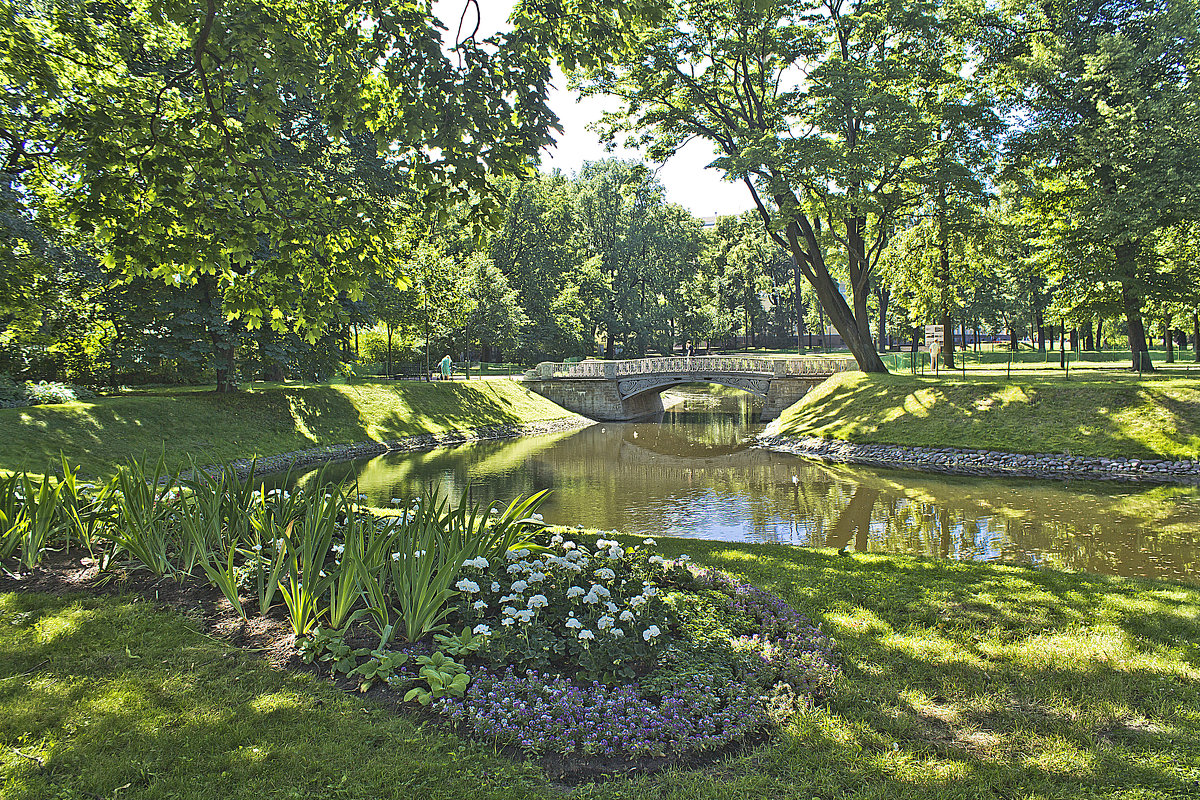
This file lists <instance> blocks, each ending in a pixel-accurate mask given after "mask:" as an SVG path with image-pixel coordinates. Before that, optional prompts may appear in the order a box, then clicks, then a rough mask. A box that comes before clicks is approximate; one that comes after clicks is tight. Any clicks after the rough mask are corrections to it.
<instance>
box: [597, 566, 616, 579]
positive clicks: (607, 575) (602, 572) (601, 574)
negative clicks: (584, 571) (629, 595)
mask: <svg viewBox="0 0 1200 800" xmlns="http://www.w3.org/2000/svg"><path fill="white" fill-rule="evenodd" d="M592 574H593V575H595V576H596V577H597V578H599V579H600V580H602V581H611V580H613V579H614V578H616V577H617V573H615V572H613V571H612V570H611V569H609V568H608V567H601V568H600V569H598V570H596V571H595V572H593V573H592Z"/></svg>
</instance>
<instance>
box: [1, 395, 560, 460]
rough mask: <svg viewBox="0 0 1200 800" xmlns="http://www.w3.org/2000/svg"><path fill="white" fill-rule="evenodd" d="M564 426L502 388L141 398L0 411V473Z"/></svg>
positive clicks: (545, 405) (554, 414)
mask: <svg viewBox="0 0 1200 800" xmlns="http://www.w3.org/2000/svg"><path fill="white" fill-rule="evenodd" d="M570 416H573V415H572V414H571V413H570V412H569V411H566V410H565V409H563V408H561V407H560V406H557V405H555V404H554V403H552V402H551V401H549V400H547V399H545V398H544V397H542V396H541V395H537V394H534V393H532V392H530V391H528V390H526V389H524V388H522V387H521V386H520V385H519V384H517V383H515V382H513V381H508V380H489V381H471V382H447V383H422V382H418V381H402V382H386V383H372V382H367V381H360V382H354V383H349V384H338V385H319V384H283V385H279V384H255V385H253V386H251V387H250V388H248V389H247V390H245V391H241V392H238V393H236V394H232V395H218V394H214V393H212V392H201V391H195V390H174V391H160V392H145V393H140V394H130V395H124V396H120V397H108V398H101V399H97V400H94V401H88V402H78V403H68V404H64V405H54V406H35V407H33V408H15V409H0V442H2V443H3V444H2V445H0V470H28V471H31V472H38V473H41V472H45V471H46V470H47V469H48V468H51V467H52V466H53V465H54V464H56V463H57V459H58V454H59V452H62V453H64V454H65V455H66V456H67V458H68V459H69V460H70V461H71V463H72V464H78V465H79V466H80V469H81V472H82V473H83V474H85V475H97V474H102V473H106V472H111V471H112V470H113V469H114V468H115V467H116V466H117V465H118V464H120V463H122V462H123V461H124V460H125V459H126V458H128V457H129V456H131V455H136V456H141V455H142V454H143V453H148V454H151V455H157V454H158V452H159V451H160V450H162V449H164V448H165V451H166V456H167V462H168V465H170V466H180V467H181V466H185V465H186V464H187V460H188V456H189V455H191V456H193V457H195V458H196V460H197V461H200V462H201V463H213V462H218V461H223V460H228V459H233V458H242V457H249V456H253V455H275V454H278V453H286V452H290V451H293V450H302V449H305V448H309V447H318V446H323V445H331V444H350V443H353V442H366V441H371V440H374V441H386V440H389V439H400V438H403V437H405V436H413V435H416V434H422V433H441V432H444V431H449V430H462V429H466V428H474V427H480V426H487V425H504V424H521V423H528V422H542V421H547V420H554V419H561V418H564V417H570Z"/></svg>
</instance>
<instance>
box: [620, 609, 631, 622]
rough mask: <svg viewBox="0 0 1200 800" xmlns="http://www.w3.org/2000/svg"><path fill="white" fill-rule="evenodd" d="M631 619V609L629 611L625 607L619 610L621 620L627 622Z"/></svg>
mask: <svg viewBox="0 0 1200 800" xmlns="http://www.w3.org/2000/svg"><path fill="white" fill-rule="evenodd" d="M631 619H633V612H632V611H630V610H629V609H626V610H624V611H622V612H621V622H629V621H630V620H631Z"/></svg>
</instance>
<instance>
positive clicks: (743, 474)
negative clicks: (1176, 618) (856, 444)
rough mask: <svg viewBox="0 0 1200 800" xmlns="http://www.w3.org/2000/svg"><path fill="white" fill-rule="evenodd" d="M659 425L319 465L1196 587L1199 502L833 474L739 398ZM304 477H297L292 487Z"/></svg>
mask: <svg viewBox="0 0 1200 800" xmlns="http://www.w3.org/2000/svg"><path fill="white" fill-rule="evenodd" d="M670 399H673V400H676V401H677V404H676V405H674V406H673V407H671V408H670V409H669V410H668V411H667V412H666V413H665V414H664V415H663V417H662V419H661V421H656V422H644V423H598V424H596V425H593V426H591V427H589V428H585V429H582V430H576V431H568V432H565V433H556V434H548V435H543V436H528V437H523V438H520V439H510V440H504V441H493V442H481V443H474V444H466V445H461V446H456V447H442V448H438V449H436V450H432V451H429V452H424V453H398V454H394V455H383V456H379V457H376V458H371V459H363V460H361V461H350V462H344V463H341V464H335V465H331V467H330V471H329V472H328V473H327V474H329V475H330V476H331V477H332V478H333V479H335V480H342V479H352V478H355V477H357V479H358V483H359V491H360V492H362V493H364V494H365V495H367V498H368V500H369V501H370V502H371V503H372V504H373V505H379V506H386V505H388V504H389V503H390V502H391V499H392V498H393V497H396V498H408V497H413V496H415V495H418V494H420V493H421V492H422V491H427V490H429V489H434V488H436V489H438V490H440V491H442V492H443V493H448V494H449V495H450V496H452V497H453V498H454V499H455V500H456V501H457V500H458V499H459V498H461V497H462V496H463V495H464V494H466V495H469V499H470V501H471V502H475V503H485V502H488V501H491V500H492V499H502V500H504V501H506V502H507V501H508V500H509V499H511V498H513V497H514V496H516V495H520V494H529V493H532V492H534V491H537V490H539V489H546V488H549V489H553V491H552V493H551V495H550V498H549V499H548V500H547V502H546V504H545V505H544V506H543V507H542V513H543V515H544V516H545V519H546V521H547V522H550V523H555V524H563V525H572V526H574V525H582V526H584V527H586V528H599V529H603V530H617V531H621V532H623V533H630V534H637V535H667V536H685V537H694V538H702V539H717V540H725V541H738V542H779V543H786V544H795V545H805V546H813V547H832V548H837V549H843V548H844V549H847V550H850V551H859V552H884V553H908V554H914V555H922V556H932V557H940V558H956V559H977V560H985V561H1004V562H1009V563H1021V564H1035V565H1045V566H1050V567H1056V568H1062V569H1071V570H1079V571H1086V572H1095V573H1101V574H1110V575H1141V576H1151V577H1161V578H1174V579H1180V580H1185V581H1189V582H1200V489H1197V488H1196V487H1182V486H1159V487H1146V486H1139V485H1130V484H1105V483H1091V482H1067V483H1064V482H1050V481H1027V480H1004V479H991V478H956V477H943V476H931V475H927V474H921V473H915V472H903V471H895V470H883V469H868V468H862V467H845V466H838V465H829V464H823V463H820V462H815V461H808V460H804V459H801V458H797V457H796V456H792V455H786V454H781V453H773V452H770V451H766V450H762V449H759V448H756V447H755V446H754V437H755V436H756V435H757V434H758V433H759V431H760V430H761V428H762V426H761V425H760V424H759V423H758V422H757V421H756V420H757V415H758V409H757V407H756V403H755V402H754V400H753V398H752V397H750V396H749V395H746V394H742V393H714V392H711V391H705V390H702V389H695V390H693V389H690V388H689V389H685V390H676V393H675V395H674V396H673V397H672V398H670ZM313 475H314V472H311V471H310V472H307V473H301V474H297V475H295V476H293V478H292V479H293V481H294V482H296V483H300V484H304V483H307V482H310V481H311V480H313Z"/></svg>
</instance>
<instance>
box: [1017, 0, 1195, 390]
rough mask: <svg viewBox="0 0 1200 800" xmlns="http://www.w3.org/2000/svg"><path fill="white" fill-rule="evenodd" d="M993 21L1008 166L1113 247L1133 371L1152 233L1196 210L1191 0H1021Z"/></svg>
mask: <svg viewBox="0 0 1200 800" xmlns="http://www.w3.org/2000/svg"><path fill="white" fill-rule="evenodd" d="M1008 11H1009V13H1008V16H1007V18H1006V20H1005V21H1003V22H999V23H997V27H996V30H997V32H998V33H997V36H996V39H995V42H994V44H995V50H994V51H993V55H994V56H995V58H996V61H997V63H998V65H999V67H1000V68H999V70H998V72H997V75H998V77H999V78H1000V80H1001V82H1002V84H1003V85H1004V86H1005V88H1006V89H1007V90H1008V92H1009V94H1010V96H1011V97H1012V98H1013V100H1014V102H1016V103H1018V104H1019V105H1020V107H1021V109H1022V111H1023V112H1024V115H1023V116H1024V121H1023V123H1022V125H1021V128H1020V129H1019V130H1018V131H1017V132H1016V135H1014V136H1013V137H1012V138H1011V140H1010V148H1011V151H1012V154H1013V156H1014V158H1015V160H1016V163H1017V165H1019V166H1020V167H1022V168H1024V169H1025V170H1026V171H1027V173H1028V174H1029V175H1030V179H1031V183H1032V184H1033V186H1035V187H1036V188H1037V189H1038V190H1040V191H1042V192H1044V193H1047V194H1050V195H1052V202H1053V203H1055V204H1057V205H1059V206H1062V207H1067V208H1069V209H1070V214H1071V217H1070V223H1071V224H1070V235H1071V236H1074V237H1079V238H1080V239H1083V240H1086V242H1089V243H1092V244H1094V245H1096V246H1100V247H1104V248H1106V249H1108V250H1110V251H1111V265H1112V267H1111V277H1112V279H1113V281H1114V282H1115V283H1116V284H1117V285H1118V286H1119V287H1120V298H1121V305H1122V310H1123V313H1124V317H1125V320H1126V323H1127V326H1128V339H1129V349H1130V352H1131V355H1132V363H1133V367H1134V368H1135V369H1139V368H1140V369H1152V368H1153V367H1152V366H1151V363H1150V358H1149V353H1148V352H1147V346H1148V342H1147V338H1148V337H1147V333H1146V327H1145V323H1144V321H1143V308H1144V306H1145V304H1146V302H1147V299H1148V298H1149V297H1150V295H1151V293H1152V284H1153V282H1154V274H1155V270H1154V269H1153V268H1152V267H1151V260H1152V254H1151V253H1150V252H1149V243H1150V241H1151V239H1152V237H1153V235H1154V234H1155V233H1156V232H1157V231H1160V230H1163V229H1165V228H1168V227H1170V226H1172V225H1174V224H1175V223H1177V222H1179V221H1181V220H1184V219H1191V218H1194V217H1195V214H1196V212H1197V209H1198V208H1200V128H1198V126H1197V125H1196V120H1197V119H1198V118H1200V87H1198V86H1197V81H1196V75H1195V69H1196V65H1197V63H1198V62H1200V9H1198V7H1197V4H1196V3H1195V2H1193V0H1086V1H1085V2H1077V1H1076V0H1051V1H1050V2H1037V3H1032V2H1029V3H1020V4H1017V5H1015V6H1012V7H1010V8H1009V9H1008Z"/></svg>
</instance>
